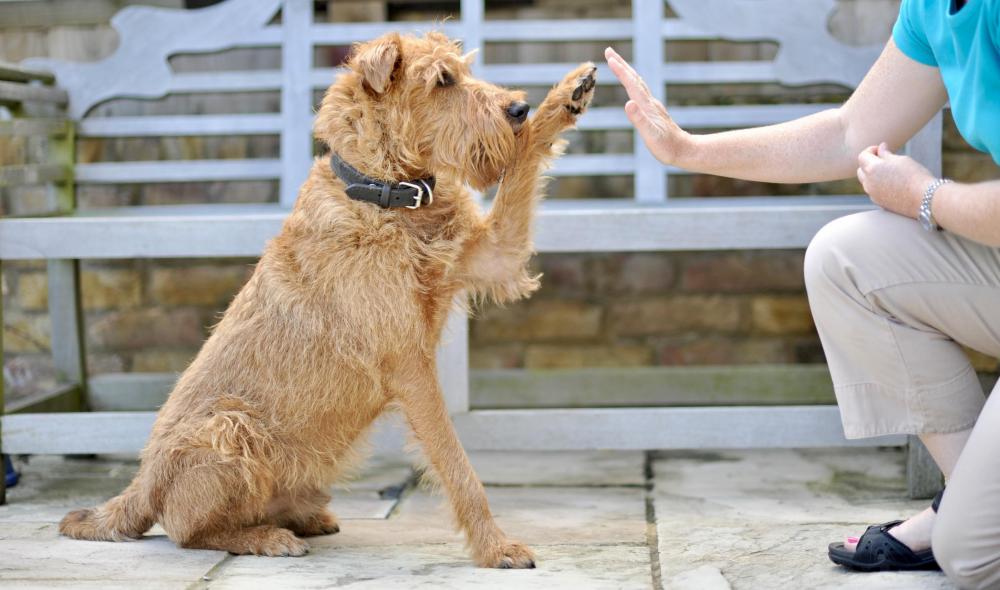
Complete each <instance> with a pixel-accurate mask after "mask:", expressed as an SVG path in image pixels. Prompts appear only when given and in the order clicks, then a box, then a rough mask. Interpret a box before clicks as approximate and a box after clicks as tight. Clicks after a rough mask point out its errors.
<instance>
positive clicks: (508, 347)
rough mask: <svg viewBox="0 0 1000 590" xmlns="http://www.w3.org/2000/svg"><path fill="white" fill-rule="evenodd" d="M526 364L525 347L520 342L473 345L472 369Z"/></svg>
mask: <svg viewBox="0 0 1000 590" xmlns="http://www.w3.org/2000/svg"><path fill="white" fill-rule="evenodd" d="M523 366H524V347H523V346H521V345H518V344H505V345H500V346H472V347H471V348H470V350H469V367H470V368H472V369H516V368H520V367H523Z"/></svg>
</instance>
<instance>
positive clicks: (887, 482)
mask: <svg viewBox="0 0 1000 590" xmlns="http://www.w3.org/2000/svg"><path fill="white" fill-rule="evenodd" d="M903 465H904V456H903V454H902V453H901V452H900V451H898V450H879V449H852V450H802V451H796V450H768V451H738V452H736V451H726V452H719V453H682V452H672V453H662V454H659V455H658V456H657V459H656V460H655V461H654V464H653V469H654V474H655V478H654V490H653V498H654V508H655V511H656V522H657V536H658V540H659V556H660V568H661V574H662V580H663V586H664V588H665V589H668V590H702V589H705V588H727V587H731V588H734V589H737V590H739V589H743V588H746V589H758V588H838V589H841V590H851V589H858V590H861V589H863V588H864V589H869V588H875V589H879V588H884V589H889V588H893V589H901V588H906V589H908V590H911V589H912V590H932V589H934V590H936V589H943V588H952V586H951V585H950V584H949V583H948V582H947V580H946V579H945V577H944V576H943V575H942V574H941V573H938V572H921V573H882V574H855V573H850V572H847V571H846V570H844V569H842V568H840V567H837V566H835V565H834V564H832V563H830V561H829V560H828V558H827V556H826V547H827V545H828V544H829V543H830V542H832V541H835V540H839V539H843V538H844V537H845V536H847V535H849V534H857V533H861V532H863V531H864V529H865V527H866V526H868V525H870V524H874V523H876V522H884V521H887V520H891V519H895V518H903V517H906V516H908V515H910V514H913V513H916V512H918V511H919V510H922V509H923V508H925V507H926V506H927V503H928V502H927V501H926V500H924V501H911V500H909V499H907V498H906V482H905V479H904V477H903Z"/></svg>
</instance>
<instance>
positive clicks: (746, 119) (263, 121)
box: [0, 104, 838, 138]
mask: <svg viewBox="0 0 1000 590" xmlns="http://www.w3.org/2000/svg"><path fill="white" fill-rule="evenodd" d="M837 106H838V105H835V104H777V105H734V106H677V107H672V108H671V109H670V114H671V116H673V118H674V120H675V121H677V124H678V125H681V126H683V127H692V128H702V129H705V128H718V127H726V128H729V127H745V126H751V125H770V124H773V123H780V122H783V121H788V120H790V119H794V118H796V117H802V116H805V115H810V114H813V113H816V112H819V111H822V110H825V109H830V108H836V107H837ZM66 125H67V122H66V121H61V120H57V119H51V120H49V119H37V120H32V119H16V120H13V121H0V136H4V135H52V134H64V133H65V131H66V128H65V126H66ZM577 126H578V127H579V128H580V129H585V130H596V129H602V130H603V129H631V128H632V126H631V124H630V123H629V121H628V118H627V117H626V116H625V111H623V110H622V109H621V108H619V107H596V108H592V109H590V110H588V111H587V116H585V117H582V118H581V119H580V121H579V123H578V125H577ZM281 130H282V124H281V115H278V114H272V113H260V114H249V115H176V116H174V115H171V116H148V117H144V116H136V117H131V116H130V117H95V118H91V119H83V120H82V121H80V122H79V124H78V126H77V136H78V137H84V138H88V137H93V138H97V137H161V136H182V135H191V136H200V135H277V134H279V133H281Z"/></svg>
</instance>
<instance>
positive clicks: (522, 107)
mask: <svg viewBox="0 0 1000 590" xmlns="http://www.w3.org/2000/svg"><path fill="white" fill-rule="evenodd" d="M529 110H531V106H530V105H529V104H528V103H526V102H521V101H518V102H512V103H510V106H509V107H507V115H508V116H509V117H510V118H511V119H514V121H516V122H518V123H524V120H525V119H527V118H528V111H529Z"/></svg>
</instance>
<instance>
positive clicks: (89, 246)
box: [0, 197, 873, 260]
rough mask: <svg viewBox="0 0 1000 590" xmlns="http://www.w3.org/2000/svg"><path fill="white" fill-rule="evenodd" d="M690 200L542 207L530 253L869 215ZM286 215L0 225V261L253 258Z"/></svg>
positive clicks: (672, 245) (771, 203)
mask: <svg viewBox="0 0 1000 590" xmlns="http://www.w3.org/2000/svg"><path fill="white" fill-rule="evenodd" d="M678 201H681V202H678ZM691 201H693V202H691V203H683V200H675V201H672V202H670V203H669V204H666V205H655V206H649V205H647V206H641V205H638V204H636V203H635V202H634V201H631V200H625V199H619V200H614V201H611V200H596V199H595V200H591V201H562V200H559V201H555V200H553V201H548V202H546V203H545V204H544V205H543V207H542V209H541V212H540V214H539V217H538V222H537V226H536V243H535V246H536V248H537V249H538V251H540V252H631V251H662V250H728V249H740V248H762V249H767V248H802V247H805V246H806V245H807V244H808V243H809V240H810V239H812V236H813V235H815V233H816V232H817V231H818V230H819V229H820V228H821V227H822V226H823V225H825V224H826V223H828V222H829V221H831V220H833V219H836V218H837V217H841V216H843V215H847V214H850V213H855V212H859V211H866V210H869V209H871V208H873V205H871V203H870V202H869V201H868V200H867V199H866V198H864V197H857V198H854V197H843V198H835V197H813V198H798V199H797V198H790V197H781V198H773V199H743V198H733V199H717V198H716V199H692V200H691ZM287 213H288V211H287V209H283V208H280V207H278V206H277V205H242V206H240V205H228V206H212V205H200V206H188V207H184V206H180V207H170V206H166V207H138V208H124V209H118V210H107V211H94V212H88V213H87V214H86V215H78V216H74V217H51V218H39V219H2V220H0V259H5V260H6V259H17V260H22V259H23V260H38V259H46V258H185V257H190V258H198V257H227V256H258V255H259V254H260V253H261V251H262V250H263V248H264V245H265V243H266V242H267V240H268V239H270V238H271V237H273V236H274V235H275V234H277V233H278V231H279V230H280V228H281V224H282V221H283V220H284V218H285V216H286V215H287Z"/></svg>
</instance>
